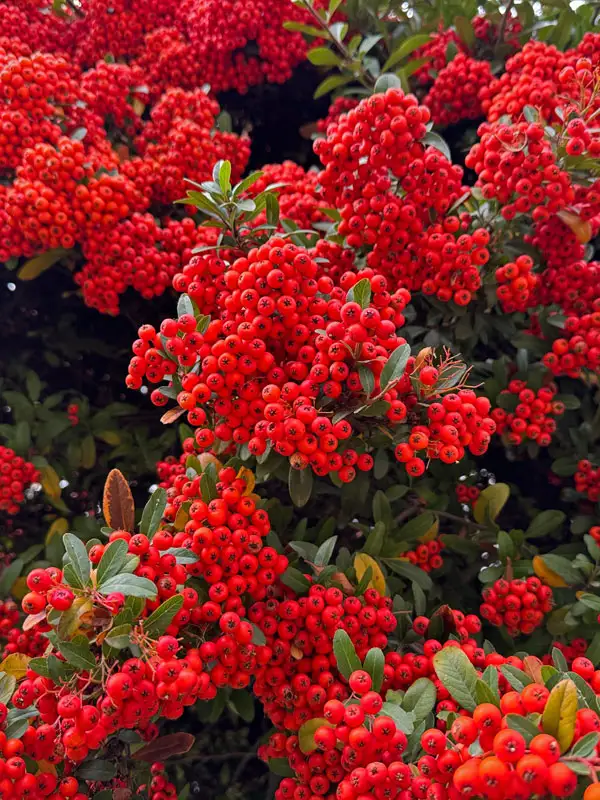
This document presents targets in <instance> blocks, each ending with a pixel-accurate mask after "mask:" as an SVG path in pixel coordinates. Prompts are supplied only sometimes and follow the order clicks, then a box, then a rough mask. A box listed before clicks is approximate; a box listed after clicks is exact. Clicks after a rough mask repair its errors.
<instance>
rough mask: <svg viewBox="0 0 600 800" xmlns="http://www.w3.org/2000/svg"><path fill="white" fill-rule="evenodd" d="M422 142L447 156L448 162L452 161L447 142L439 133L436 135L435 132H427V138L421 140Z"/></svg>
mask: <svg viewBox="0 0 600 800" xmlns="http://www.w3.org/2000/svg"><path fill="white" fill-rule="evenodd" d="M421 142H422V143H423V144H424V145H426V146H428V147H435V149H436V150H439V151H440V153H441V154H442V155H443V156H446V158H447V159H448V161H450V162H451V161H452V154H451V152H450V148H449V147H448V145H447V144H446V140H445V139H442V137H441V136H440V135H439V133H436V132H435V131H427V133H426V134H425V136H424V137H423V138H422V139H421Z"/></svg>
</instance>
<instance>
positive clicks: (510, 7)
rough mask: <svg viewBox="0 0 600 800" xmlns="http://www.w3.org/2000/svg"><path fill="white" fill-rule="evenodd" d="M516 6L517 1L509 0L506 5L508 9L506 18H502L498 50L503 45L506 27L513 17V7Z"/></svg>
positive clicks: (505, 13)
mask: <svg viewBox="0 0 600 800" xmlns="http://www.w3.org/2000/svg"><path fill="white" fill-rule="evenodd" d="M514 4H515V0H508V3H507V5H506V9H505V11H504V16H503V17H502V22H501V23H500V30H499V31H498V38H497V39H496V48H495V49H496V50H497V49H498V45H500V44H502V42H503V40H504V33H505V31H506V26H507V24H508V20H509V17H510V16H511V12H512V10H513V6H514Z"/></svg>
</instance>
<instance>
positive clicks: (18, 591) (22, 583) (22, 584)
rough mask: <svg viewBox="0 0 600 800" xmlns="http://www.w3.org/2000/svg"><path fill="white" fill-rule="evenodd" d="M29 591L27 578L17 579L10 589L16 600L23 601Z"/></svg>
mask: <svg viewBox="0 0 600 800" xmlns="http://www.w3.org/2000/svg"><path fill="white" fill-rule="evenodd" d="M28 591H29V587H28V586H27V578H24V577H23V576H21V577H20V578H17V580H16V581H15V582H14V583H13V585H12V586H11V589H10V593H11V594H12V596H13V597H14V598H15V600H22V599H23V598H24V597H25V595H26V594H27V592H28Z"/></svg>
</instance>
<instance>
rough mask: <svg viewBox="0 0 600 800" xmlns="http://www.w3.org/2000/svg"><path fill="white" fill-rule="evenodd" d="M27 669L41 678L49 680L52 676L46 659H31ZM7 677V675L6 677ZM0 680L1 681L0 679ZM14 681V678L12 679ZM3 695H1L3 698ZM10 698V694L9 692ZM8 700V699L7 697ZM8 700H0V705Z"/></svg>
mask: <svg viewBox="0 0 600 800" xmlns="http://www.w3.org/2000/svg"><path fill="white" fill-rule="evenodd" d="M27 667H28V668H29V669H32V670H33V671H34V672H37V674H38V675H41V676H42V677H43V678H51V677H52V674H51V672H50V666H49V664H48V659H47V658H32V659H31V661H30V662H29V664H28V665H27ZM6 677H8V675H7V676H6ZM0 680H2V679H0ZM13 680H14V678H13ZM3 696H4V695H2V697H3ZM11 696H12V692H11ZM9 699H10V697H9ZM7 702H8V700H2V699H0V703H4V704H6V703H7Z"/></svg>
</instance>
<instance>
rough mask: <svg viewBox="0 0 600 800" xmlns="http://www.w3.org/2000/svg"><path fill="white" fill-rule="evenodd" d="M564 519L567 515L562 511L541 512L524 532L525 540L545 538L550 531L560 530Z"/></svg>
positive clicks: (549, 510)
mask: <svg viewBox="0 0 600 800" xmlns="http://www.w3.org/2000/svg"><path fill="white" fill-rule="evenodd" d="M566 517H567V515H566V514H565V513H564V511H554V510H552V509H548V510H547V511H541V512H540V513H539V514H538V515H537V516H536V517H535V518H534V519H533V520H532V521H531V523H530V525H529V527H528V528H527V530H526V531H525V538H527V539H535V538H536V537H538V536H547V535H548V534H549V533H552V531H555V530H556V529H557V528H560V526H561V525H562V524H563V522H564V521H565V519H566Z"/></svg>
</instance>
